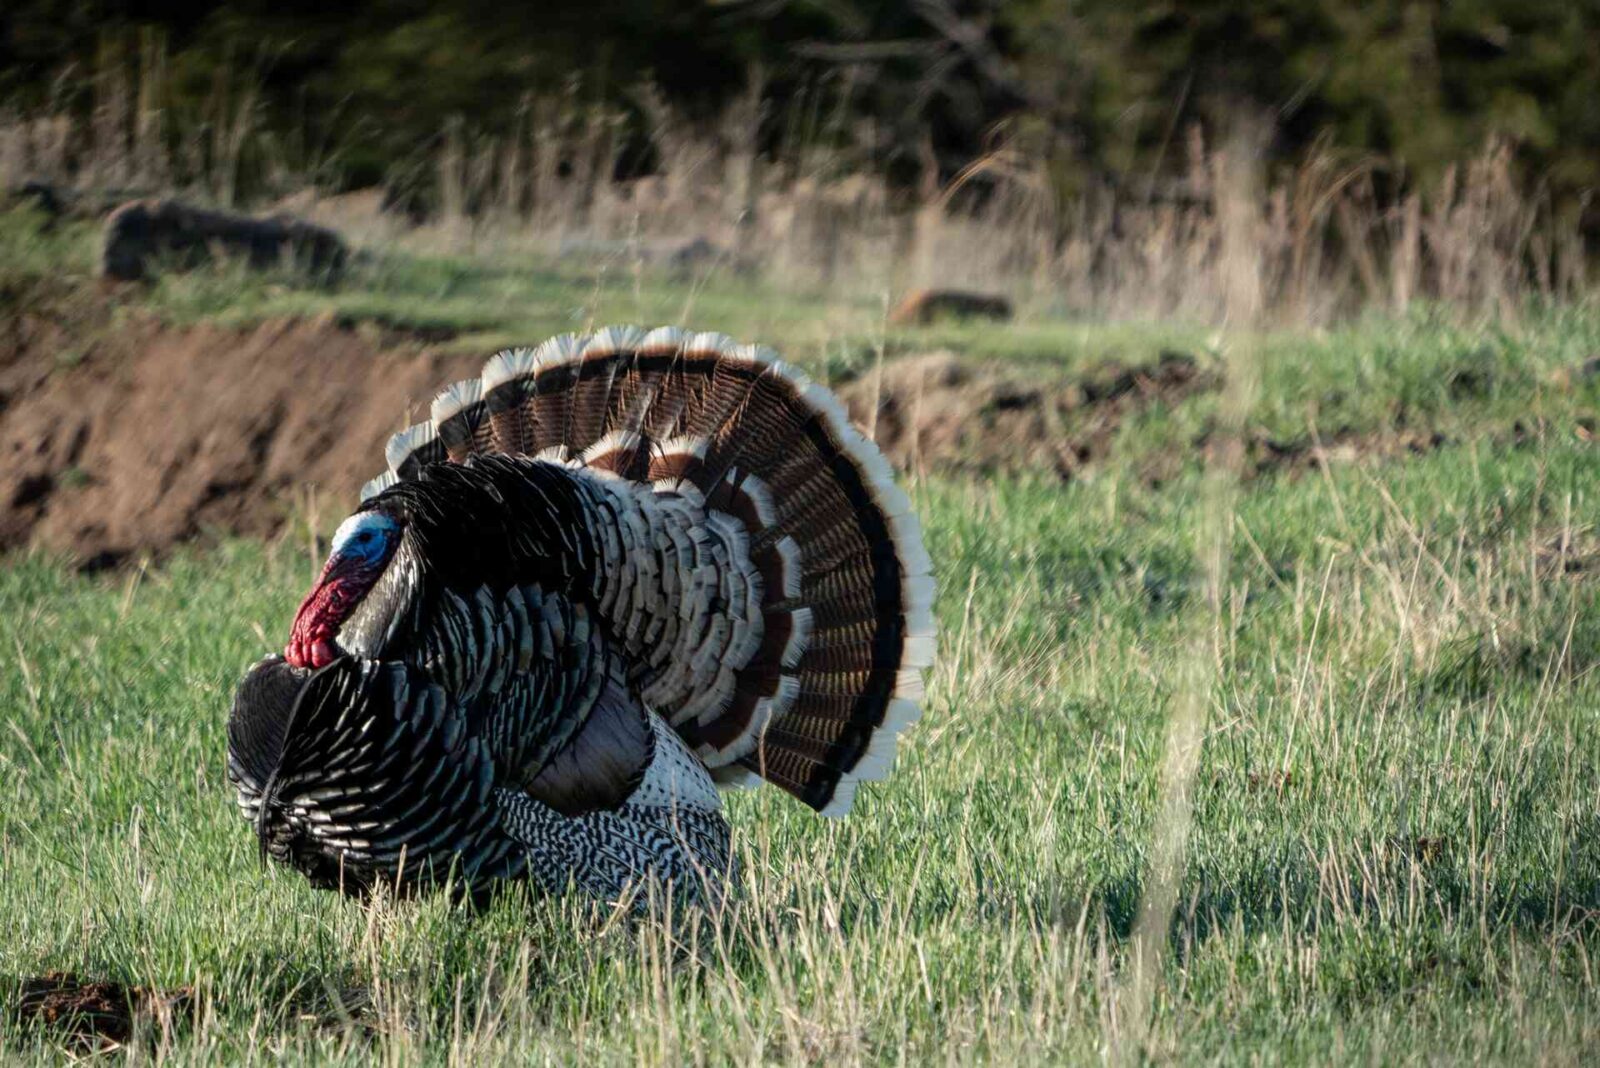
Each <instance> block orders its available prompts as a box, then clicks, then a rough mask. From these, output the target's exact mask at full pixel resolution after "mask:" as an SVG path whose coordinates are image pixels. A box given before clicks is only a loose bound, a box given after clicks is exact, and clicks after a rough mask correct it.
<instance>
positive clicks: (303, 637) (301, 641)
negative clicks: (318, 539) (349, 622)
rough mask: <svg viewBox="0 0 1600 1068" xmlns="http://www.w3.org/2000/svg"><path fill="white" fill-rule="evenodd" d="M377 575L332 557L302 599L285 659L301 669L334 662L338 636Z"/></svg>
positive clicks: (336, 655)
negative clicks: (315, 582)
mask: <svg viewBox="0 0 1600 1068" xmlns="http://www.w3.org/2000/svg"><path fill="white" fill-rule="evenodd" d="M376 578H377V576H376V575H375V574H371V573H369V572H368V570H367V569H365V568H361V567H357V566H352V565H351V563H350V562H349V561H347V560H342V559H339V558H337V557H336V558H334V559H331V560H329V561H328V563H327V566H325V567H324V568H323V569H322V575H321V576H320V577H319V578H318V579H317V584H316V585H315V586H313V587H311V592H310V593H308V594H306V599H305V600H303V601H301V602H300V610H299V611H297V612H296V613H295V616H294V625H293V626H291V627H290V628H289V644H288V646H287V647H286V648H285V649H284V650H283V658H284V659H285V660H287V661H289V663H291V664H293V665H294V666H295V667H298V668H320V667H324V666H326V665H328V664H330V663H332V662H333V661H334V660H335V659H336V658H337V657H338V656H339V652H338V649H337V647H336V646H335V645H334V643H333V640H334V636H335V635H337V634H338V633H339V628H340V627H342V626H343V625H344V621H345V620H346V619H349V618H350V613H351V612H353V611H355V607H356V605H357V604H359V603H361V598H362V597H364V596H366V593H367V591H368V590H369V589H371V588H372V583H373V581H374V580H375V579H376Z"/></svg>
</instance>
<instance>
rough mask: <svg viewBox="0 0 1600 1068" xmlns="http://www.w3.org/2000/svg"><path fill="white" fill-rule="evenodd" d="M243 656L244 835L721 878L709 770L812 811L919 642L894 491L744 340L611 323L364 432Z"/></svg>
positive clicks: (410, 862) (455, 874)
mask: <svg viewBox="0 0 1600 1068" xmlns="http://www.w3.org/2000/svg"><path fill="white" fill-rule="evenodd" d="M386 458H387V460H388V465H389V470H388V471H387V472H386V473H384V474H383V475H381V476H379V477H378V478H377V479H374V480H373V481H372V482H370V483H368V484H367V486H366V487H364V489H363V491H362V503H361V505H360V507H359V508H358V509H357V511H356V512H355V513H354V514H353V515H351V516H350V518H348V519H347V520H345V522H344V523H343V524H342V525H341V526H340V528H339V530H338V532H337V533H336V535H335V536H334V540H333V544H332V549H331V552H330V555H329V558H328V561H327V563H326V565H325V566H324V568H323V571H322V574H321V576H320V577H319V579H318V580H317V583H316V585H315V586H314V587H313V589H312V590H311V592H310V594H308V595H307V597H306V599H305V601H304V602H303V603H302V604H301V606H300V609H299V612H298V613H297V615H296V617H295V620H294V624H293V626H292V629H291V632H290V638H289V643H288V647H287V649H286V650H285V654H284V655H283V656H271V657H268V658H266V659H265V660H262V661H261V662H259V663H258V664H256V665H255V666H254V667H252V668H251V669H250V671H249V673H248V674H247V675H246V677H245V679H244V681H243V682H242V683H241V684H240V686H239V689H238V692H237V695H236V697H235V699H234V705H233V711H232V715H231V717H230V719H229V724H228V772H229V777H230V779H231V780H232V781H233V782H234V784H235V785H236V786H237V788H238V797H239V805H240V807H241V808H242V810H243V813H244V815H245V817H246V818H247V819H249V820H250V821H251V822H252V823H253V825H254V827H255V830H256V834H257V836H258V838H259V841H260V847H261V850H262V852H263V853H264V854H266V855H269V856H271V857H272V858H274V859H275V860H278V861H281V862H285V863H288V864H290V865H292V866H293V867H295V868H297V869H299V870H300V871H301V872H303V873H304V874H306V875H307V876H308V877H310V879H311V880H312V881H313V882H314V883H316V884H317V885H320V886H327V887H338V888H342V889H345V890H347V891H352V892H359V891H361V890H364V889H366V888H369V887H371V886H372V885H373V884H375V883H378V882H390V883H392V884H394V885H397V886H401V887H404V888H414V887H418V886H430V885H437V884H438V883H440V882H441V881H442V880H444V879H445V878H447V877H449V878H452V879H454V880H455V881H456V884H457V885H458V886H463V887H466V888H470V889H472V890H480V889H484V888H487V887H488V886H489V885H492V883H493V882H494V881H495V880H499V879H509V878H526V879H531V880H533V881H535V882H536V883H537V884H539V885H540V886H542V887H543V888H545V889H547V890H550V891H561V890H563V889H565V888H568V887H573V886H575V887H577V888H578V889H579V890H581V891H583V892H586V893H589V894H591V895H595V896H598V897H601V898H608V899H609V898H616V897H618V896H619V895H621V894H623V893H624V892H626V891H627V890H628V889H629V888H630V887H631V888H638V887H641V886H648V884H649V883H651V882H654V883H656V884H657V885H658V886H669V885H670V886H673V887H676V888H678V889H679V890H683V891H686V892H687V893H689V894H691V895H695V896H700V897H701V898H704V897H706V896H707V895H708V892H715V893H718V894H720V892H721V889H722V888H723V887H725V886H726V885H727V883H728V881H729V880H730V879H731V878H732V873H731V871H730V868H729V841H728V827H727V824H726V822H725V821H724V819H723V816H722V811H721V803H720V801H719V797H718V790H717V788H718V787H720V786H725V785H735V784H744V785H754V784H755V782H756V781H757V780H758V779H764V780H766V781H768V782H770V783H773V784H775V785H777V786H779V787H781V788H782V789H784V790H786V791H788V792H789V793H791V794H793V795H794V796H795V797H797V798H799V799H800V800H801V801H803V802H804V803H805V804H807V805H809V806H811V807H812V808H814V809H816V810H818V811H820V812H822V813H823V814H825V815H842V814H843V813H844V812H846V811H847V810H848V809H849V807H850V804H851V800H852V798H853V796H854V794H855V792H856V786H857V784H858V783H859V782H861V781H865V780H873V779H880V778H882V777H883V776H884V775H885V774H886V773H887V771H888V769H889V766H890V762H891V759H892V757H893V755H894V747H895V736H896V735H897V734H898V733H899V732H900V731H901V730H902V729H903V728H904V727H905V726H906V725H907V724H909V723H910V722H912V721H913V720H914V719H915V718H916V717H917V714H918V705H917V702H918V700H919V699H920V697H921V693H922V669H923V668H924V667H926V666H927V665H928V664H929V662H930V660H931V657H932V653H933V627H932V617H931V613H930V603H931V600H932V596H933V581H932V578H931V577H930V574H929V570H930V569H929V560H928V556H927V553H926V552H925V551H924V550H923V547H922V538H921V534H920V532H919V529H918V524H917V520H916V516H915V515H914V514H913V512H912V510H911V506H910V502H909V501H908V500H907V499H906V496H905V494H904V493H903V492H901V490H900V489H899V488H898V487H897V486H896V485H895V484H894V481H893V478H892V475H891V473H890V470H889V466H888V464H887V463H886V462H885V460H884V458H883V456H882V455H881V454H880V453H879V452H878V450H877V448H876V447H875V446H874V445H873V444H871V443H870V442H869V441H867V440H866V439H865V438H863V437H862V435H861V434H860V433H859V432H857V431H856V430H855V429H854V428H853V427H852V426H851V424H850V422H849V420H848V418H847V417H846V415H845V413H844V410H843V408H842V407H841V406H840V404H839V403H838V401H837V399H836V398H835V397H834V396H833V395H832V394H831V393H830V392H829V391H828V390H827V389H825V388H823V387H822V386H819V385H816V384H813V383H811V382H809V381H808V380H807V379H806V378H805V377H804V376H803V375H802V374H800V373H799V372H797V371H795V370H794V369H793V368H791V367H789V366H787V365H785V364H783V363H782V362H780V361H779V360H778V359H777V358H776V356H775V354H774V353H772V352H771V351H770V350H768V349H763V348H757V347H753V346H740V345H735V344H733V343H732V342H731V341H730V340H729V339H728V338H726V337H723V336H721V335H715V334H687V333H685V332H683V331H680V330H676V329H670V328H664V329H659V330H654V331H651V332H649V333H646V332H645V331H642V330H638V329H635V328H611V329H606V330H602V331H600V332H598V333H596V334H595V335H593V336H592V337H588V338H578V337H574V336H571V335H566V336H562V337H557V338H554V339H552V340H550V341H548V342H546V343H545V344H543V345H541V346H539V347H538V348H536V349H531V350H530V349H514V350H510V351H506V352H501V353H499V354H497V355H495V356H494V357H492V358H491V359H490V360H489V362H488V364H487V365H486V366H485V367H484V369H483V374H482V377H481V378H479V379H475V380H472V381H468V382H461V383H457V384H456V385H453V386H450V387H448V388H447V389H445V390H444V391H443V392H441V393H440V394H439V396H438V397H437V398H436V399H435V401H434V402H433V409H432V419H431V420H430V421H429V422H426V423H421V424H418V425H416V426H413V427H411V428H410V429H408V430H405V431H402V432H401V433H399V434H396V435H395V436H394V438H393V439H392V440H391V441H390V442H389V446H388V449H387V456H386Z"/></svg>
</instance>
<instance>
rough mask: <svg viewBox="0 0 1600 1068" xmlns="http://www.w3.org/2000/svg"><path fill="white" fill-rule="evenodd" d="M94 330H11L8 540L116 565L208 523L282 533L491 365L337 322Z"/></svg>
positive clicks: (366, 473) (132, 325) (5, 363)
mask: <svg viewBox="0 0 1600 1068" xmlns="http://www.w3.org/2000/svg"><path fill="white" fill-rule="evenodd" d="M94 337H95V340H94V341H93V342H92V343H90V344H88V345H87V346H86V347H83V348H74V347H72V345H73V339H72V338H71V336H70V334H69V333H68V332H66V331H64V330H63V329H62V327H61V326H60V325H59V324H57V323H55V322H52V321H51V320H49V319H47V318H38V319H35V320H31V321H30V319H29V318H28V317H27V316H23V317H21V318H20V319H19V320H17V321H16V322H14V323H13V324H11V326H10V328H9V331H8V332H7V333H0V456H3V457H4V462H3V463H0V549H11V548H16V547H19V546H23V545H27V544H37V545H41V546H44V547H47V548H49V549H52V550H55V551H60V552H66V553H70V554H72V555H74V556H75V557H77V558H78V559H79V561H80V562H82V563H83V564H84V565H85V566H88V567H96V566H106V565H110V564H114V563H116V562H118V561H120V560H122V559H124V558H126V557H128V556H130V555H137V554H142V553H146V552H159V551H161V550H163V549H166V548H168V547H169V546H171V545H172V544H173V543H175V542H178V541H182V540H184V539H187V538H191V537H193V536H195V535H197V534H200V533H201V532H203V531H207V530H217V531H220V532H226V533H241V534H266V533H270V532H272V531H274V530H275V529H277V528H278V527H279V526H280V525H281V524H282V523H283V521H284V518H285V516H286V515H287V513H288V508H289V503H290V502H292V501H293V500H295V499H296V498H297V497H298V498H300V499H304V494H305V493H306V491H307V489H308V488H312V489H314V490H315V491H317V492H318V493H320V494H324V495H327V499H328V502H329V505H330V506H336V507H343V506H344V505H346V504H350V503H353V502H354V500H355V492H356V490H357V488H358V487H359V486H360V485H361V483H362V482H363V481H365V480H366V479H368V478H371V477H372V476H373V475H374V474H376V473H377V472H378V471H379V470H381V469H382V467H383V445H384V442H385V440H386V439H387V438H388V436H389V435H390V434H392V433H393V432H394V431H395V430H397V429H399V428H400V427H402V426H404V425H405V423H406V422H407V421H408V420H407V418H406V417H407V415H408V414H411V415H414V416H415V417H419V418H420V417H421V416H423V415H425V413H426V411H427V406H428V404H429V402H430V401H431V400H432V398H433V395H434V393H435V392H436V391H437V390H438V388H439V387H440V386H441V385H443V384H445V383H447V382H451V381H454V380H455V379H458V378H462V377H466V376H469V375H473V374H476V373H477V371H478V368H479V366H480V365H481V363H482V358H481V357H477V356H471V355H448V356H447V355H443V354H440V353H438V352H436V351H432V350H429V349H428V348H426V347H424V346H421V345H418V344H416V343H405V342H402V343H398V344H384V343H382V342H381V341H380V340H378V339H375V338H372V337H370V336H368V335H367V334H365V333H363V332H360V331H357V330H353V329H349V328H346V327H342V326H340V325H338V324H337V323H335V322H333V321H332V320H331V319H326V320H315V321H284V322H269V323H265V324H263V325H261V326H259V327H256V328H253V329H244V330H240V329H231V328H228V327H222V326H210V325H204V326H199V327H194V328H185V329H175V328H172V327H168V326H163V325H161V324H159V323H157V322H154V321H153V320H149V319H138V318H135V319H133V320H131V321H130V322H128V323H127V324H125V325H118V326H116V327H110V328H105V329H101V330H96V331H95V332H94ZM335 502H337V504H335Z"/></svg>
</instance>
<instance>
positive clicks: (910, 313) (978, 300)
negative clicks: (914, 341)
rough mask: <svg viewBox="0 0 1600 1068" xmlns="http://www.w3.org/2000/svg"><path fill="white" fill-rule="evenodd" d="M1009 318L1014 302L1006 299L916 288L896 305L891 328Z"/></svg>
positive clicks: (891, 316)
mask: <svg viewBox="0 0 1600 1068" xmlns="http://www.w3.org/2000/svg"><path fill="white" fill-rule="evenodd" d="M1010 318H1011V302H1010V301H1009V300H1007V299H1006V298H1004V297H996V296H991V295H990V294H987V293H968V292H966V291H964V290H960V289H917V290H913V291H912V292H911V293H909V294H907V296H906V298H905V299H904V300H902V301H901V302H900V303H899V304H897V305H895V308H894V310H893V311H892V312H890V313H889V325H891V326H927V325H929V324H930V323H936V322H938V321H939V320H940V319H990V320H993V321H995V322H1006V321H1007V320H1009V319H1010Z"/></svg>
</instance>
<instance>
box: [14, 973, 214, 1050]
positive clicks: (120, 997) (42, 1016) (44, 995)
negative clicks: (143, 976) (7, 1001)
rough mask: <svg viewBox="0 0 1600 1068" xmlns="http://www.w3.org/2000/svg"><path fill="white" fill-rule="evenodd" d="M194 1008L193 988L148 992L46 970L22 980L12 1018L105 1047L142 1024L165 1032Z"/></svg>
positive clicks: (76, 1041)
mask: <svg viewBox="0 0 1600 1068" xmlns="http://www.w3.org/2000/svg"><path fill="white" fill-rule="evenodd" d="M193 1012H194V991H193V990H192V989H190V988H189V987H179V988H178V989H176V990H152V989H150V988H148V987H142V986H135V987H128V986H123V985H121V984H120V983H108V982H98V981H93V980H85V979H81V978H79V977H78V976H76V975H73V974H71V973H70V972H48V973H46V974H44V975H41V976H37V977H34V978H30V979H24V980H23V981H22V991H21V997H20V998H19V999H18V1001H17V1007H16V1017H17V1021H18V1023H19V1024H20V1025H21V1026H23V1027H25V1028H39V1029H45V1030H48V1031H51V1032H54V1033H55V1034H57V1035H58V1036H61V1037H63V1038H66V1039H67V1040H69V1041H70V1042H72V1043H73V1044H74V1045H77V1046H81V1047H85V1048H89V1049H102V1050H105V1049H110V1048H113V1047H115V1046H121V1045H125V1044H127V1042H128V1041H129V1039H131V1038H132V1037H133V1036H134V1033H135V1032H136V1031H138V1030H140V1029H142V1028H148V1029H149V1030H150V1031H151V1033H153V1034H155V1035H164V1034H166V1033H167V1032H169V1031H170V1030H171V1028H172V1026H173V1024H174V1023H175V1022H177V1021H178V1020H180V1019H183V1018H186V1017H188V1016H191V1015H192V1014H193Z"/></svg>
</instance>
